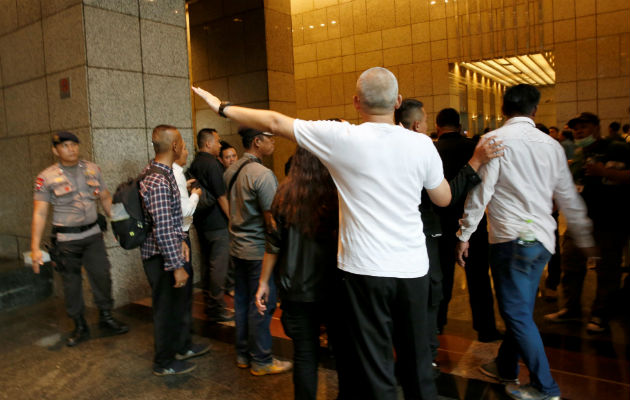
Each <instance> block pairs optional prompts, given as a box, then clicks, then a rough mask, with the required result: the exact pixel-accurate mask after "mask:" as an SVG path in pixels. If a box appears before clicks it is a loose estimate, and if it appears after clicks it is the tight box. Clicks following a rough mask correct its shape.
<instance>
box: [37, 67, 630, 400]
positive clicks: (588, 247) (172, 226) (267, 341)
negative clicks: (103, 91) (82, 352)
mask: <svg viewBox="0 0 630 400" xmlns="http://www.w3.org/2000/svg"><path fill="white" fill-rule="evenodd" d="M193 91H194V92H195V93H196V94H198V95H199V96H200V97H201V98H202V99H203V100H204V101H205V102H206V103H207V104H208V105H209V107H210V109H211V110H213V111H214V112H216V113H217V114H218V115H220V116H222V117H225V118H230V119H231V120H232V121H235V122H237V123H238V124H239V125H241V126H242V128H241V129H239V135H240V137H241V139H242V144H243V147H244V149H245V152H244V153H243V154H242V155H241V157H240V158H239V157H238V156H237V153H236V150H235V149H234V148H233V147H232V146H230V145H229V144H227V143H225V142H222V141H221V139H220V136H219V133H218V132H217V131H216V130H214V129H211V128H204V129H201V130H200V131H199V132H198V134H197V143H196V144H197V153H196V155H195V157H194V160H193V162H192V164H191V165H190V167H189V168H188V169H187V170H185V167H186V160H187V157H188V152H187V149H186V144H185V142H184V141H183V139H182V136H181V134H180V133H179V131H178V130H177V128H176V127H174V126H170V125H160V126H157V127H155V129H154V130H153V133H152V143H153V148H154V150H155V158H154V159H153V160H151V162H150V163H149V165H147V166H146V168H145V169H144V170H143V171H142V173H141V175H140V178H139V193H140V196H141V199H142V204H143V207H144V210H145V216H146V217H147V220H148V221H150V224H151V230H150V231H149V232H148V234H147V237H146V240H145V241H144V242H143V243H142V246H141V257H142V262H143V266H144V270H145V273H146V276H147V279H148V281H149V284H150V286H151V291H152V300H153V303H152V304H153V319H154V342H155V356H154V362H153V373H154V374H156V375H160V376H162V375H172V374H181V373H187V372H190V371H192V370H193V369H194V368H195V365H194V364H193V363H191V362H190V361H188V359H190V358H192V357H198V356H201V355H203V354H206V353H208V351H209V349H210V348H209V345H208V344H202V343H194V342H193V341H192V337H191V333H190V332H191V322H192V293H193V268H192V265H191V262H190V248H191V241H190V237H189V235H188V230H189V228H190V226H191V225H194V227H195V230H196V232H197V236H198V238H199V243H198V246H199V249H200V251H201V254H202V264H201V266H200V271H201V279H200V282H201V288H202V290H203V295H204V300H205V307H206V308H205V312H206V315H207V317H208V319H209V320H210V321H212V322H224V321H231V320H234V321H235V327H236V329H235V332H236V334H235V336H236V337H235V363H236V366H237V367H239V368H247V369H249V370H250V372H251V373H252V374H253V375H256V376H260V375H267V374H277V373H282V372H286V371H289V370H291V369H292V368H293V383H294V389H295V398H296V399H315V398H316V393H317V371H318V354H319V346H320V343H319V336H320V327H321V326H322V325H326V327H327V332H328V338H329V341H330V343H331V347H332V350H333V352H334V355H335V361H336V367H337V368H336V369H337V374H338V382H339V386H338V390H339V397H338V398H339V399H395V398H397V385H400V386H401V387H402V390H403V393H404V397H405V398H406V399H435V398H437V390H436V386H435V383H434V378H435V376H436V375H437V374H439V364H438V362H437V359H436V358H437V349H438V346H439V341H438V335H439V334H440V333H441V332H442V331H443V329H444V327H445V325H446V324H447V322H448V320H447V314H448V304H449V301H450V299H451V292H452V287H453V280H454V268H455V263H456V262H457V263H458V264H460V265H461V266H464V267H465V272H466V279H467V282H468V285H467V286H468V290H469V298H470V306H471V310H472V318H473V328H474V329H475V330H476V331H477V335H478V336H477V337H478V340H479V341H482V342H491V341H499V340H501V341H502V342H501V345H500V348H499V351H498V354H497V357H496V359H495V360H494V361H493V362H491V363H489V364H485V365H482V366H480V370H481V372H483V373H484V374H485V375H487V376H489V377H491V378H493V379H496V380H497V381H498V382H501V383H503V384H505V388H506V393H507V394H508V395H509V396H510V397H512V398H515V399H559V398H560V397H559V396H560V388H559V387H558V385H557V383H556V382H555V380H554V379H553V376H552V375H551V372H550V369H549V364H548V362H547V358H546V355H545V351H544V347H543V343H542V340H541V337H540V334H539V331H538V328H537V326H536V324H535V322H534V319H533V310H534V304H535V299H536V295H537V293H538V285H539V281H540V278H541V276H542V274H543V270H544V269H545V266H546V265H547V264H548V263H549V273H548V277H547V280H546V282H547V283H546V285H545V286H546V287H545V288H544V289H545V290H546V291H548V293H550V294H549V296H550V297H551V296H552V294H551V293H552V292H554V291H556V290H557V287H558V285H559V284H561V287H562V293H563V296H562V299H563V303H562V306H561V308H560V310H559V311H558V312H557V313H553V314H550V315H547V316H545V319H546V320H548V321H551V322H558V323H560V322H568V321H575V320H581V312H582V307H581V304H580V297H581V296H580V295H581V290H582V286H583V283H584V277H585V273H586V270H587V268H589V267H594V268H596V271H597V276H598V279H597V297H596V299H595V302H594V304H593V307H592V311H591V316H590V319H589V321H588V325H587V330H588V331H589V332H591V333H602V332H606V331H607V330H608V329H609V325H608V323H609V321H610V319H611V318H612V317H613V316H614V314H613V311H614V309H615V308H614V307H613V304H614V301H615V298H616V296H617V295H618V291H619V287H620V280H621V263H622V253H623V250H624V247H625V246H627V244H628V239H629V231H630V229H629V228H628V226H627V224H624V223H619V221H622V220H623V221H628V220H629V219H628V217H629V216H630V215H628V213H630V211H629V209H628V207H626V206H625V204H627V202H628V200H630V148H629V145H628V144H627V143H626V140H630V139H628V137H627V132H626V136H624V135H623V134H621V133H619V132H618V131H619V124H616V125H614V126H613V124H611V127H610V129H611V130H610V133H609V136H608V137H607V138H605V139H604V138H602V137H601V135H600V131H599V118H598V117H597V116H596V115H595V114H592V113H586V112H585V113H582V114H580V115H579V116H577V117H575V118H573V119H571V120H570V121H568V123H567V126H566V127H565V129H564V130H562V131H560V130H559V129H557V128H555V127H551V128H549V129H548V130H546V128H545V127H537V126H536V125H535V123H534V118H535V115H536V111H537V106H538V102H539V100H540V93H539V92H538V90H537V89H536V88H535V87H533V86H531V85H516V86H514V87H511V88H509V89H507V90H506V92H505V95H504V98H503V105H502V111H503V114H504V115H505V117H506V121H505V123H504V124H503V126H502V127H500V128H498V129H496V130H494V131H491V132H489V133H488V134H486V135H485V136H484V137H483V138H481V139H480V140H479V141H478V142H476V141H474V140H472V139H469V138H466V137H465V136H463V135H462V124H461V121H460V115H459V113H458V112H457V110H455V109H453V108H446V109H443V110H440V111H439V112H438V113H437V118H436V121H435V126H436V132H437V140H436V142H435V143H433V142H432V140H431V138H429V136H427V135H425V134H423V133H426V132H427V130H428V122H427V113H426V111H425V109H424V106H423V104H422V102H420V101H418V100H417V99H404V100H403V99H402V97H401V96H400V95H399V93H398V83H397V81H396V78H395V77H394V75H393V74H392V73H391V72H390V71H388V70H387V69H385V68H371V69H368V70H367V71H365V72H363V74H361V76H360V77H359V79H358V81H357V86H356V94H355V96H354V97H353V104H354V107H355V109H356V110H357V112H358V113H359V115H360V117H361V120H362V121H363V123H362V124H360V125H354V124H351V123H348V122H346V121H342V120H331V121H304V120H300V119H294V118H291V117H288V116H285V115H282V114H280V113H277V112H274V111H268V110H257V109H250V108H245V107H240V106H236V105H232V104H230V103H229V102H226V101H221V100H220V99H218V98H217V97H215V96H214V95H212V94H211V93H209V92H207V91H205V90H203V89H200V88H193ZM543 128H544V129H543ZM624 130H625V131H627V127H625V126H624ZM275 137H282V138H285V139H288V140H291V141H293V142H295V143H297V146H298V147H297V150H296V152H295V154H294V155H293V157H292V158H291V162H290V167H288V173H287V177H286V178H285V180H283V181H282V182H281V184H280V185H278V180H277V178H276V177H275V175H274V173H273V172H272V171H271V170H270V169H268V168H267V167H265V166H264V165H263V162H262V160H263V158H264V157H266V156H270V155H271V154H272V153H273V152H274V141H275V139H274V138H275ZM78 143H79V139H78V138H77V137H76V135H74V134H72V133H69V132H61V133H59V134H56V135H55V136H54V137H53V153H54V154H55V155H56V156H57V157H58V159H59V162H58V163H56V164H54V165H53V166H51V167H49V168H48V169H46V170H44V171H43V172H42V173H40V175H38V177H37V179H36V182H35V207H34V213H33V225H32V242H31V247H32V259H33V269H34V271H35V272H38V270H39V266H40V265H41V264H42V263H43V259H42V252H41V250H40V244H41V238H42V235H43V231H44V226H45V221H46V216H47V212H48V208H49V206H50V205H51V204H52V205H53V207H54V213H53V234H54V235H55V237H56V241H57V246H55V249H56V251H57V252H58V254H57V255H56V257H55V258H56V260H57V264H58V266H59V271H60V273H61V276H62V278H63V282H64V293H65V298H66V308H67V312H68V315H69V316H70V317H71V318H72V319H73V320H74V322H75V330H74V332H73V333H72V334H71V335H70V337H69V338H68V341H67V344H68V345H69V346H74V345H77V344H79V343H80V342H82V341H84V340H87V339H88V338H89V329H88V327H87V323H86V321H85V319H84V316H83V315H84V311H83V308H84V306H83V298H82V291H81V265H83V266H84V267H85V269H86V271H87V273H88V276H89V278H90V283H91V285H92V291H93V293H94V298H95V303H96V305H97V306H98V307H99V310H100V316H101V319H100V326H101V327H102V328H103V329H106V330H108V331H110V332H112V333H114V334H121V333H125V332H127V331H128V327H127V326H126V325H125V324H124V323H122V322H120V321H118V320H117V319H115V318H114V317H113V316H112V314H111V308H112V300H111V279H110V276H109V268H110V266H109V263H108V261H107V255H106V253H105V247H104V244H103V239H102V229H103V228H102V227H99V224H98V223H97V220H99V219H98V218H97V204H98V203H100V204H101V205H102V208H103V210H104V212H105V213H106V214H108V216H110V217H111V203H112V196H111V194H110V192H109V191H108V190H107V188H106V187H105V185H104V183H103V180H102V176H101V171H100V169H99V168H98V166H96V165H94V164H92V163H89V162H87V161H83V160H80V159H79V157H78ZM611 203H612V204H611ZM613 205H614V206H613ZM557 211H559V212H561V213H562V215H564V218H565V219H566V221H567V227H568V232H567V233H566V234H565V235H564V237H563V241H562V243H561V244H559V239H558V233H557V225H558V224H557V218H558V216H557V215H558V214H557ZM620 213H621V215H620ZM486 227H488V229H486ZM196 245H197V244H196V243H192V246H193V247H194V246H196ZM559 248H561V249H562V250H561V251H558V250H559ZM554 253H555V254H554ZM560 254H561V256H560V257H559V255H560ZM552 255H554V256H555V258H554V259H553V261H550V260H551V259H552ZM489 271H490V272H491V275H492V280H493V281H494V291H495V292H496V302H497V304H498V308H499V311H500V315H501V317H502V318H503V320H504V322H505V327H506V331H505V333H501V332H499V330H498V329H497V324H496V321H495V317H494V311H493V310H494V302H495V298H494V297H495V296H494V295H493V290H492V285H491V281H490V275H489V273H488V272H489ZM226 294H231V295H233V296H234V313H232V312H230V311H229V310H228V309H227V308H226V304H225V295H226ZM278 303H279V304H280V305H281V308H282V311H283V312H282V325H283V327H284V330H285V332H286V334H287V335H288V336H289V337H290V338H291V339H292V341H293V346H294V361H293V363H291V362H289V361H282V360H279V359H277V358H275V357H273V355H272V352H271V347H272V346H271V344H272V340H271V333H270V322H271V318H272V315H273V313H274V311H275V309H276V306H277V304H278ZM519 360H522V361H523V363H524V364H525V366H526V367H527V368H528V370H529V374H530V382H529V384H527V385H519V380H518V376H519V374H518V372H519V363H518V362H519Z"/></svg>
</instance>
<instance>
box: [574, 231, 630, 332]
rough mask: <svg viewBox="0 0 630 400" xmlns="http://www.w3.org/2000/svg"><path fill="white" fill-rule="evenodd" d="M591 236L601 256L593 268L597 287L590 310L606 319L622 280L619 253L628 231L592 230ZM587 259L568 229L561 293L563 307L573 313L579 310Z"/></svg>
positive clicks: (578, 312)
mask: <svg viewBox="0 0 630 400" xmlns="http://www.w3.org/2000/svg"><path fill="white" fill-rule="evenodd" d="M620 223H621V222H620ZM593 236H594V237H595V243H596V244H597V246H598V247H599V251H600V255H601V257H602V258H601V260H599V262H598V263H597V269H596V270H595V272H596V273H597V291H596V295H595V301H593V306H592V309H591V314H592V315H593V316H595V317H600V318H602V319H604V321H607V320H608V319H610V317H611V316H612V314H613V312H614V310H615V307H616V304H615V301H614V299H615V296H616V294H617V293H618V291H619V286H620V284H621V257H622V254H623V248H624V247H625V245H626V244H627V243H628V234H626V233H621V232H610V231H602V230H595V231H594V232H593ZM586 261H587V260H586V257H585V256H584V254H583V253H582V251H581V250H580V249H579V248H578V247H577V246H576V245H575V242H574V241H573V239H572V238H571V236H570V234H569V233H568V232H567V233H566V234H565V235H564V241H563V242H562V294H563V298H564V307H566V308H567V309H568V310H569V312H571V313H574V314H580V313H581V312H582V306H581V298H582V287H583V286H584V278H585V276H586Z"/></svg>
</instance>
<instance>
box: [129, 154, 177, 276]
mask: <svg viewBox="0 0 630 400" xmlns="http://www.w3.org/2000/svg"><path fill="white" fill-rule="evenodd" d="M150 167H155V168H159V169H161V170H163V171H164V172H166V176H164V175H161V174H156V173H152V174H149V175H147V176H146V177H145V178H144V179H142V180H141V181H140V196H141V197H142V202H143V205H144V209H145V212H146V213H147V215H148V221H150V222H151V225H152V227H153V230H152V231H151V232H149V233H148V235H147V239H146V240H145V241H144V243H142V247H141V248H140V254H141V255H142V259H143V260H146V259H148V258H150V257H152V256H154V255H156V254H161V255H162V257H164V269H165V270H167V271H171V270H175V269H177V268H181V267H183V266H184V257H183V256H182V241H183V240H184V239H185V237H186V234H185V233H184V232H183V231H182V223H183V218H182V207H181V202H180V199H179V189H178V188H177V182H176V181H175V176H174V175H173V170H172V169H171V168H170V167H168V166H167V165H164V164H160V163H157V162H155V161H151V163H150V164H149V165H148V166H147V167H145V169H144V170H143V171H142V173H146V172H147V170H148V169H149V168H150Z"/></svg>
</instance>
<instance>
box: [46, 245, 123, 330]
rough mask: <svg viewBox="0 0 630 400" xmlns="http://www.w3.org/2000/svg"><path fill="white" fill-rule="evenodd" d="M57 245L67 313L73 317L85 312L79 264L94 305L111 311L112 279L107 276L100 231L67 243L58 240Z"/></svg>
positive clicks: (107, 270)
mask: <svg viewBox="0 0 630 400" xmlns="http://www.w3.org/2000/svg"><path fill="white" fill-rule="evenodd" d="M57 248H58V249H59V253H60V258H61V259H60V260H59V263H60V266H59V267H60V273H61V278H62V280H63V292H64V297H65V302H66V312H67V313H68V316H69V317H70V318H75V317H78V316H79V315H81V314H83V312H84V311H85V305H84V302H83V277H82V276H81V266H83V267H84V268H85V271H86V272H87V275H88V279H89V281H90V286H91V287H92V295H93V296H94V304H96V306H97V307H98V308H99V310H111V309H112V307H113V305H114V301H113V300H112V279H111V276H110V275H109V272H110V269H111V265H110V263H109V260H108V258H107V252H106V251H105V243H104V242H103V234H102V233H98V234H96V235H92V236H90V237H87V238H85V239H79V240H71V241H68V242H57Z"/></svg>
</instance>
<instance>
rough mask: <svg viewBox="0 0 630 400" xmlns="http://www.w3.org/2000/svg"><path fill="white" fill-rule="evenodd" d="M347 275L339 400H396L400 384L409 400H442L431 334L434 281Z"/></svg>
mask: <svg viewBox="0 0 630 400" xmlns="http://www.w3.org/2000/svg"><path fill="white" fill-rule="evenodd" d="M341 274H342V280H341V282H340V283H339V285H340V287H339V291H338V296H339V298H338V312H339V313H340V315H338V316H337V318H338V322H339V324H340V325H339V335H338V336H339V346H340V347H339V348H338V350H339V351H335V354H337V355H338V356H337V357H338V360H337V361H338V364H337V368H338V373H339V388H340V393H339V399H344V400H346V399H362V400H363V399H378V400H390V399H391V400H395V399H397V398H398V396H397V391H396V382H397V381H396V378H398V381H399V382H400V385H401V386H402V388H403V392H404V395H405V399H407V400H409V399H424V400H429V399H436V398H437V390H436V388H435V383H434V381H433V371H432V367H431V351H430V349H429V335H428V334H427V333H428V331H427V329H428V325H429V324H428V321H427V300H428V298H429V296H428V286H429V277H428V276H426V275H425V276H424V277H421V278H410V279H402V278H382V277H374V276H366V275H356V274H351V273H347V272H342V273H341ZM394 349H395V351H396V353H395V354H394Z"/></svg>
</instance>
